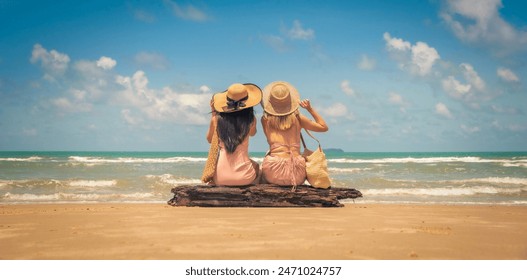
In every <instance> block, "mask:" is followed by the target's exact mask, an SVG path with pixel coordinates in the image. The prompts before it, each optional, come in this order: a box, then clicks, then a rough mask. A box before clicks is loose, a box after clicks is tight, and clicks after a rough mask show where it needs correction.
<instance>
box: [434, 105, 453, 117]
mask: <svg viewBox="0 0 527 280" xmlns="http://www.w3.org/2000/svg"><path fill="white" fill-rule="evenodd" d="M436 114H438V115H440V116H443V117H445V118H448V119H452V118H453V116H452V113H450V110H448V108H447V107H446V105H445V104H443V103H437V104H436Z"/></svg>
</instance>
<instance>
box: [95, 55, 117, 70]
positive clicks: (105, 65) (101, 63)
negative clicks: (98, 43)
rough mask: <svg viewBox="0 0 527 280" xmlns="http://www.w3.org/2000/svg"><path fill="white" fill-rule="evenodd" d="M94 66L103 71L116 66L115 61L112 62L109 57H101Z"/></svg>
mask: <svg viewBox="0 0 527 280" xmlns="http://www.w3.org/2000/svg"><path fill="white" fill-rule="evenodd" d="M96 65H97V66H98V67H100V68H102V69H104V70H110V69H112V68H114V67H115V65H117V61H115V60H113V59H112V58H110V57H106V56H101V58H99V60H97V62H96Z"/></svg>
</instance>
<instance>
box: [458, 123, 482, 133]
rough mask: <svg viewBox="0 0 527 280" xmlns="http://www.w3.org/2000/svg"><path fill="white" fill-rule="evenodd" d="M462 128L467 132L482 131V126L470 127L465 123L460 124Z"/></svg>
mask: <svg viewBox="0 0 527 280" xmlns="http://www.w3.org/2000/svg"><path fill="white" fill-rule="evenodd" d="M460 127H461V129H462V130H463V131H465V132H467V133H471V134H472V133H476V132H479V131H480V128H479V127H477V126H473V127H469V126H466V125H464V124H462V125H460Z"/></svg>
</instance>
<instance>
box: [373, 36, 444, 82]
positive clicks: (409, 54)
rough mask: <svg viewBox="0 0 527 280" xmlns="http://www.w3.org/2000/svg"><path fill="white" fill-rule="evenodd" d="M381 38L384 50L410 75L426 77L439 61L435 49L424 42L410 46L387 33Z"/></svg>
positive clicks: (408, 43)
mask: <svg viewBox="0 0 527 280" xmlns="http://www.w3.org/2000/svg"><path fill="white" fill-rule="evenodd" d="M383 37H384V40H385V41H386V49H387V50H388V51H389V52H390V53H391V54H392V57H393V58H394V59H396V60H397V61H398V62H399V67H401V69H405V70H406V71H409V72H410V73H411V74H414V75H419V76H426V75H428V74H429V73H430V72H431V70H432V67H433V66H434V64H435V62H436V61H438V60H439V59H440V56H439V53H438V52H437V51H436V49H435V48H432V47H430V46H428V44H426V43H424V42H417V43H416V44H415V45H412V44H410V42H407V41H404V40H402V39H399V38H393V37H391V35H390V34H389V33H388V32H385V33H384V35H383Z"/></svg>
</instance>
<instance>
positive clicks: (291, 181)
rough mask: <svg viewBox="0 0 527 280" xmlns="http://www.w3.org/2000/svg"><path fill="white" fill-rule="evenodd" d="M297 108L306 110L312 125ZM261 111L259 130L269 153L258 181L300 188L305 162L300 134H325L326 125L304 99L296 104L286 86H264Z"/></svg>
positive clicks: (295, 93)
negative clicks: (264, 138) (262, 110)
mask: <svg viewBox="0 0 527 280" xmlns="http://www.w3.org/2000/svg"><path fill="white" fill-rule="evenodd" d="M298 106H300V107H302V108H304V109H306V110H307V111H308V112H309V113H310V114H311V116H312V117H313V118H314V121H312V120H310V119H309V118H307V117H306V116H304V115H302V114H300V113H299V112H298ZM262 107H263V109H264V115H263V117H262V127H263V130H264V133H265V136H266V137H267V143H269V152H268V153H267V155H266V156H265V157H264V160H263V163H262V181H264V182H268V183H273V184H278V185H285V186H291V185H292V186H296V185H301V184H303V183H304V181H305V180H306V162H305V159H304V157H302V155H301V154H300V130H301V129H302V128H304V129H307V130H311V131H316V132H325V131H327V130H328V126H327V125H326V122H325V121H324V119H323V118H322V117H321V116H320V115H319V114H318V113H317V112H316V111H315V109H313V108H312V107H311V103H310V102H309V100H308V99H306V100H302V101H300V96H299V94H298V91H297V90H296V89H295V88H294V87H293V86H292V85H290V84H289V83H287V82H282V81H277V82H273V83H271V84H269V85H267V86H266V87H265V88H264V91H263V99H262Z"/></svg>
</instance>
